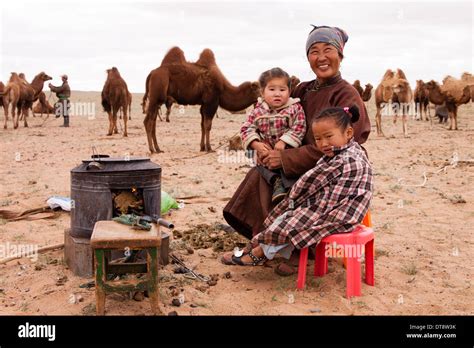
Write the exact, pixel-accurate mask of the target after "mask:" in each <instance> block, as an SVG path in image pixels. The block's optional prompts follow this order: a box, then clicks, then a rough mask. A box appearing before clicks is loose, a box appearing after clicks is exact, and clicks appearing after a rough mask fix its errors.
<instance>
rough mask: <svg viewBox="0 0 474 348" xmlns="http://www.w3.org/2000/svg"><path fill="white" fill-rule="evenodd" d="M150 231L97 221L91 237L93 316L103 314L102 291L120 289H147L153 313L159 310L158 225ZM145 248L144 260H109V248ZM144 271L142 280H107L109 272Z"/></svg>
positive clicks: (159, 241) (159, 237)
mask: <svg viewBox="0 0 474 348" xmlns="http://www.w3.org/2000/svg"><path fill="white" fill-rule="evenodd" d="M152 226H153V227H152V228H151V230H150V231H144V230H134V229H132V228H131V227H130V226H127V225H123V224H120V223H118V222H115V221H97V222H96V224H95V226H94V231H93V232H92V237H91V247H92V250H93V251H94V255H95V261H94V273H95V295H96V309H97V315H104V313H105V294H106V293H110V292H124V291H145V290H147V291H148V296H149V298H150V304H151V310H152V312H153V314H155V315H156V314H159V313H161V311H160V309H159V306H158V295H159V292H158V263H159V261H158V249H159V247H160V245H161V232H160V229H159V227H157V226H156V225H155V224H152ZM116 249H119V250H123V251H128V252H131V251H132V250H146V252H147V262H135V263H120V264H119V263H109V258H108V255H109V254H110V252H111V250H116ZM130 273H132V274H133V273H146V274H147V275H146V278H145V280H142V279H139V280H119V281H108V280H107V275H109V274H116V275H119V274H130Z"/></svg>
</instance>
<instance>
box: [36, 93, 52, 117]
mask: <svg viewBox="0 0 474 348" xmlns="http://www.w3.org/2000/svg"><path fill="white" fill-rule="evenodd" d="M35 113H37V114H39V113H40V114H41V117H43V114H47V115H48V117H49V114H54V106H52V105H51V104H49V102H48V101H47V100H46V94H44V92H41V93H40V94H39V97H38V102H37V103H36V104H35V105H34V106H33V116H35Z"/></svg>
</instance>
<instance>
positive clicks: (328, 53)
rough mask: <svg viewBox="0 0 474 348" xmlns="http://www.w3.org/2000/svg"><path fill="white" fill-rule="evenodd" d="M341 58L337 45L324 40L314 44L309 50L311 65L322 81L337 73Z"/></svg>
mask: <svg viewBox="0 0 474 348" xmlns="http://www.w3.org/2000/svg"><path fill="white" fill-rule="evenodd" d="M341 60H342V58H341V57H340V56H339V53H338V52H337V49H336V47H334V46H333V45H330V44H328V43H324V42H317V43H315V44H313V46H311V48H310V49H309V52H308V61H309V65H310V66H311V69H312V70H313V71H314V73H315V74H316V76H317V77H318V79H319V80H321V81H325V80H327V79H329V78H331V77H333V76H335V75H337V73H338V72H339V66H340V65H341Z"/></svg>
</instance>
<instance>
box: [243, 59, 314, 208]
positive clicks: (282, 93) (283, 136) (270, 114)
mask: <svg viewBox="0 0 474 348" xmlns="http://www.w3.org/2000/svg"><path fill="white" fill-rule="evenodd" d="M259 82H260V88H261V90H262V92H261V93H262V97H263V99H262V98H259V100H258V102H257V105H256V106H255V108H254V109H253V111H252V112H251V113H250V114H249V116H248V118H247V120H246V121H245V122H244V123H243V125H242V127H241V128H240V136H241V138H242V145H243V147H244V149H245V150H248V149H252V150H255V151H257V156H258V157H260V156H261V155H263V154H264V153H265V152H266V151H268V150H272V149H275V150H280V151H281V150H284V149H285V148H286V147H288V146H290V147H299V146H300V145H301V142H302V140H303V137H304V136H305V134H306V118H305V114H304V111H303V107H302V106H301V104H299V101H300V100H299V99H298V98H296V99H293V98H290V89H291V87H292V86H291V80H290V76H289V75H288V74H287V73H286V72H285V71H283V70H282V69H280V68H273V69H270V70H268V71H265V72H263V73H262V74H261V75H260V78H259ZM257 170H258V171H259V173H260V174H261V175H262V177H263V178H264V179H265V181H267V182H268V184H270V185H272V186H273V195H272V201H273V202H274V203H278V202H280V201H281V200H282V199H283V198H284V197H285V195H286V192H287V191H288V189H289V188H290V187H291V185H292V184H293V183H294V180H289V179H287V178H286V177H285V176H284V174H283V171H281V170H279V171H271V170H269V169H267V168H265V167H264V166H262V165H260V164H259V165H257Z"/></svg>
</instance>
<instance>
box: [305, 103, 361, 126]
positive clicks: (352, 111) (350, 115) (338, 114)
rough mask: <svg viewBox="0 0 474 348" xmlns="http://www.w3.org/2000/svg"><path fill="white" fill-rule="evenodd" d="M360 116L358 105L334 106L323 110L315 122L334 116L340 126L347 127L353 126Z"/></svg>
mask: <svg viewBox="0 0 474 348" xmlns="http://www.w3.org/2000/svg"><path fill="white" fill-rule="evenodd" d="M359 117H360V114H359V108H358V107H357V106H356V105H353V106H351V107H350V108H347V107H345V108H340V107H332V108H327V109H324V110H323V111H321V113H320V114H319V116H318V117H316V119H315V120H314V122H313V123H315V122H318V121H321V120H323V119H327V118H332V119H334V121H336V124H337V126H338V127H341V129H346V128H347V127H348V126H352V124H353V123H355V122H357V121H358V120H359Z"/></svg>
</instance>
